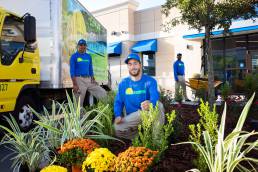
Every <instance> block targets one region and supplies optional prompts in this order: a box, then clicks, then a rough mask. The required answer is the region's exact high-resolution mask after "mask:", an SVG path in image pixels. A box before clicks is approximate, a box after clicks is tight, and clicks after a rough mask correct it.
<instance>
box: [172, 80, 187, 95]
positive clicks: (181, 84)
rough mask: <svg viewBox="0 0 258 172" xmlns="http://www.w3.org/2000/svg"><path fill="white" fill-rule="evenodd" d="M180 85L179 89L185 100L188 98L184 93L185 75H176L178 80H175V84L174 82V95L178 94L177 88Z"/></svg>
mask: <svg viewBox="0 0 258 172" xmlns="http://www.w3.org/2000/svg"><path fill="white" fill-rule="evenodd" d="M180 87H181V89H182V90H183V96H184V99H185V100H186V99H188V98H187V95H186V85H185V76H178V81H177V82H176V84H175V93H176V95H175V96H177V95H179V89H180Z"/></svg>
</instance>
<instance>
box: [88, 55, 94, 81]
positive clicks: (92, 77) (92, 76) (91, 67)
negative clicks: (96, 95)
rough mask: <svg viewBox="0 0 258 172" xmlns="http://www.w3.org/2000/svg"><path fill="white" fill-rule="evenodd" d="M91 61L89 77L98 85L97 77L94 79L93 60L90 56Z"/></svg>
mask: <svg viewBox="0 0 258 172" xmlns="http://www.w3.org/2000/svg"><path fill="white" fill-rule="evenodd" d="M89 57H90V58H89V59H90V64H89V75H90V77H91V82H92V83H96V80H95V77H94V72H93V64H92V58H91V55H89Z"/></svg>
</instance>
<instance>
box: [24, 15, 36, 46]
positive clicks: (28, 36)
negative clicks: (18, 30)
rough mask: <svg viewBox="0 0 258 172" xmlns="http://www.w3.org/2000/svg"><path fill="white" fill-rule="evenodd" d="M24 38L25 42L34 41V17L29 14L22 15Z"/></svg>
mask: <svg viewBox="0 0 258 172" xmlns="http://www.w3.org/2000/svg"><path fill="white" fill-rule="evenodd" d="M24 40H25V41H26V42H27V43H33V42H35V41H36V19H35V17H33V16H31V15H27V16H25V17H24Z"/></svg>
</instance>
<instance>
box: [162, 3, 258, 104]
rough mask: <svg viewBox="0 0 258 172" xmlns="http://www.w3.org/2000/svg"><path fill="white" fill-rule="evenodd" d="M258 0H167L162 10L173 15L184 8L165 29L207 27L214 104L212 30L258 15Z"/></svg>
mask: <svg viewBox="0 0 258 172" xmlns="http://www.w3.org/2000/svg"><path fill="white" fill-rule="evenodd" d="M257 7H258V1H257V0H167V1H166V3H165V4H164V5H162V13H163V14H165V16H166V17H168V16H169V15H170V12H171V9H172V8H177V9H178V10H179V11H180V14H181V15H180V16H179V17H172V18H171V19H170V20H169V21H168V22H166V23H165V24H164V26H165V30H166V31H169V30H170V29H171V27H174V26H175V25H178V24H187V25H189V27H190V28H192V29H197V30H198V31H199V32H200V31H201V30H202V29H204V30H205V43H204V56H205V59H207V62H208V96H209V103H210V105H211V107H212V104H214V99H215V89H214V86H213V83H214V70H213V57H212V55H211V41H210V39H211V36H212V35H211V32H212V30H214V29H215V27H216V28H218V29H220V28H223V29H224V31H225V33H227V32H228V31H229V27H230V25H231V24H232V20H234V19H239V18H243V19H254V18H255V17H257V16H258V14H257V12H256V9H257Z"/></svg>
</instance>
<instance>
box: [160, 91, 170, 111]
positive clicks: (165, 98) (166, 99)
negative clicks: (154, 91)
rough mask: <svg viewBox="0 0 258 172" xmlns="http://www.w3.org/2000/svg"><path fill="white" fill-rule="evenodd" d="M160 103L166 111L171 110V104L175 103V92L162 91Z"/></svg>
mask: <svg viewBox="0 0 258 172" xmlns="http://www.w3.org/2000/svg"><path fill="white" fill-rule="evenodd" d="M160 90H161V91H160V99H159V100H160V102H161V103H162V104H163V106H164V109H165V110H170V109H171V102H172V101H173V92H172V91H170V90H166V89H162V88H161V89H160Z"/></svg>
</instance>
